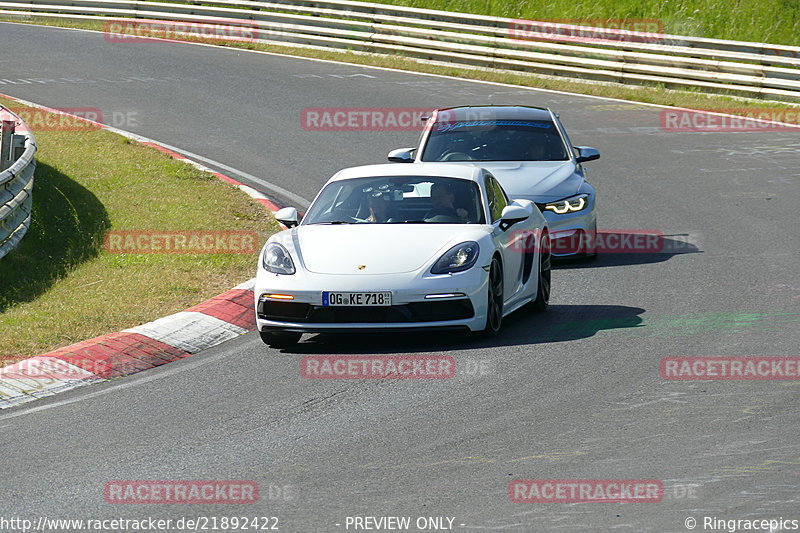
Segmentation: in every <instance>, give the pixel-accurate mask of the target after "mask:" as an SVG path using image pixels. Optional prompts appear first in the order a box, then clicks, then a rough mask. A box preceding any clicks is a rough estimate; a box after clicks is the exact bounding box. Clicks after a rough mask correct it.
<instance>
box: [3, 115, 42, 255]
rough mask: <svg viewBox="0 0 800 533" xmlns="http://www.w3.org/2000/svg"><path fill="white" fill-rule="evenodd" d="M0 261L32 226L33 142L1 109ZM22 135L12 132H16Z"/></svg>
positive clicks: (18, 122)
mask: <svg viewBox="0 0 800 533" xmlns="http://www.w3.org/2000/svg"><path fill="white" fill-rule="evenodd" d="M0 118H2V121H1V122H2V126H0V171H2V172H0V258H2V257H4V256H5V255H7V254H8V253H9V252H10V251H11V250H13V249H14V248H15V247H16V246H17V245H18V244H19V242H20V241H21V240H22V237H23V236H25V233H26V232H27V231H28V228H29V227H30V225H31V205H32V202H33V172H34V170H35V169H36V160H35V159H34V157H33V156H34V154H35V153H36V139H35V138H34V137H33V133H31V132H30V129H29V128H28V126H27V125H26V124H25V123H24V122H23V121H22V119H21V118H19V117H18V116H17V115H15V114H14V113H12V112H11V111H9V110H8V109H5V108H4V107H2V106H0ZM20 130H21V131H23V132H24V133H15V131H20Z"/></svg>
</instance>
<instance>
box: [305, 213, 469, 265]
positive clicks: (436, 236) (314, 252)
mask: <svg viewBox="0 0 800 533" xmlns="http://www.w3.org/2000/svg"><path fill="white" fill-rule="evenodd" d="M468 227H469V226H463V225H454V224H351V225H310V226H300V227H298V228H296V233H295V246H296V247H299V250H300V255H301V257H302V260H303V263H304V264H305V267H306V268H307V269H308V270H309V271H311V272H316V273H318V274H353V275H370V274H398V273H402V272H414V271H416V270H419V269H420V268H422V267H423V266H425V265H426V264H427V263H429V262H432V261H435V260H436V259H438V258H439V256H440V255H441V254H443V253H444V252H446V251H447V250H448V249H449V247H450V246H449V245H455V244H458V242H463V241H467V240H476V239H475V238H474V237H470V236H469V235H467V236H466V237H465V238H464V239H461V240H458V236H459V235H463V234H464V233H469V232H464V231H463V229H466V228H468ZM451 243H452V244H451ZM359 265H365V266H364V268H363V269H361V270H359V268H358V267H359Z"/></svg>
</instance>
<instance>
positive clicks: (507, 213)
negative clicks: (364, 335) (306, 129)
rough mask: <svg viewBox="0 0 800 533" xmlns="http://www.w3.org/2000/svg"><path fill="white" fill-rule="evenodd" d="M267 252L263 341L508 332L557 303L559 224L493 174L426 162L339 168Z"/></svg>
mask: <svg viewBox="0 0 800 533" xmlns="http://www.w3.org/2000/svg"><path fill="white" fill-rule="evenodd" d="M275 218H277V219H278V220H279V221H280V222H282V223H283V224H285V225H286V226H287V227H288V228H289V229H287V230H284V231H281V232H279V233H276V234H275V235H273V236H272V237H270V238H269V240H268V241H267V243H266V244H265V245H264V248H263V249H262V251H261V255H260V257H259V265H258V274H257V276H256V286H255V307H256V320H257V325H258V330H259V332H260V333H261V338H262V340H263V341H264V342H265V343H267V344H269V345H272V346H288V345H291V344H294V343H296V342H297V341H298V340H300V337H301V335H302V334H303V333H319V332H328V331H336V330H348V331H352V330H359V329H360V330H381V329H382V330H393V331H399V330H404V329H418V328H445V329H452V328H463V329H468V330H470V331H483V332H486V333H487V334H489V335H496V334H497V333H498V332H499V331H500V325H501V323H502V319H503V317H504V316H505V315H508V314H509V313H511V312H513V311H514V310H516V309H519V308H520V307H523V306H525V305H526V304H527V305H528V306H529V307H531V308H533V309H535V310H539V311H543V310H545V309H546V308H547V304H548V301H549V298H550V264H551V257H550V240H549V234H548V230H547V223H546V221H545V218H544V216H542V214H541V212H540V211H539V210H538V209H536V206H535V205H534V204H533V203H532V202H530V201H529V200H513V201H512V200H509V199H508V196H507V195H506V193H505V192H504V191H503V189H502V187H501V186H500V184H499V183H498V182H497V180H496V179H495V178H494V176H492V174H491V173H490V172H489V171H487V170H486V169H483V168H480V167H477V166H473V165H454V164H451V163H423V164H417V165H393V164H384V165H371V166H364V167H355V168H348V169H345V170H342V171H340V172H338V173H337V174H336V175H335V176H333V177H332V178H331V179H330V180H329V181H328V182H327V183H326V184H325V186H324V187H323V188H322V190H321V191H320V192H319V194H318V195H317V197H316V198H315V200H314V202H313V203H312V204H311V207H309V209H308V212H307V213H306V214H305V216H304V217H303V219H302V222H299V223H298V215H297V211H296V210H295V209H294V208H293V207H287V208H284V209H282V210H280V211H279V212H278V213H277V214H276V216H275Z"/></svg>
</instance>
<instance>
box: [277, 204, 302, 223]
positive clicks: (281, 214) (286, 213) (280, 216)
mask: <svg viewBox="0 0 800 533" xmlns="http://www.w3.org/2000/svg"><path fill="white" fill-rule="evenodd" d="M275 220H277V221H278V222H280V223H281V224H283V225H284V226H286V227H287V228H293V227H295V226H297V225H298V224H299V223H300V222H299V220H298V218H297V209H295V208H294V207H284V208H283V209H281V210H280V211H278V212H277V213H275Z"/></svg>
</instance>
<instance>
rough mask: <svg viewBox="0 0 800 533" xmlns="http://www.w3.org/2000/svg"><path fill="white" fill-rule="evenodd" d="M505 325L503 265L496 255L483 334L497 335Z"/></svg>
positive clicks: (493, 261) (490, 277)
mask: <svg viewBox="0 0 800 533" xmlns="http://www.w3.org/2000/svg"><path fill="white" fill-rule="evenodd" d="M502 325H503V267H502V266H501V265H500V261H499V260H498V259H497V258H496V257H494V258H492V264H491V266H490V267H489V289H488V297H487V299H486V327H485V328H484V330H483V334H484V335H485V336H487V337H495V336H497V335H498V334H499V333H500V328H501V326H502Z"/></svg>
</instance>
